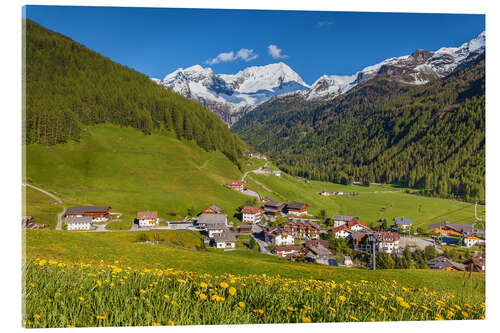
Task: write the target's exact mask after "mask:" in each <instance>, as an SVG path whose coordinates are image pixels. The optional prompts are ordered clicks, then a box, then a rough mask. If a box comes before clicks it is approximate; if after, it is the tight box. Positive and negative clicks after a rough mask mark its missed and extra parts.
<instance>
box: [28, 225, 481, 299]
mask: <svg viewBox="0 0 500 333" xmlns="http://www.w3.org/2000/svg"><path fill="white" fill-rule="evenodd" d="M157 232H159V234H160V236H161V238H163V239H164V240H165V243H164V244H162V245H149V244H138V243H136V239H137V234H138V233H137V232H113V233H111V232H110V233H73V232H64V231H53V230H27V233H26V256H27V257H32V258H36V257H38V258H46V259H57V260H63V261H69V262H80V261H82V262H86V263H99V262H100V261H101V260H102V261H103V262H104V263H109V264H113V263H114V262H115V261H119V264H120V265H121V266H131V267H135V268H145V267H146V268H152V267H162V268H166V267H172V268H175V269H182V270H186V271H194V272H199V273H209V274H214V275H218V274H223V273H231V274H243V275H248V274H267V275H270V276H276V275H279V276H283V277H289V278H295V279H319V280H331V279H333V280H336V281H339V280H360V279H365V280H377V279H386V280H396V281H398V283H400V284H401V285H403V286H411V287H415V288H418V287H420V288H423V287H428V288H432V289H433V290H439V291H448V292H449V291H457V290H461V288H462V286H463V283H464V274H463V273H459V272H445V271H431V270H378V271H367V270H360V269H350V268H342V267H328V266H323V265H318V264H307V263H295V262H290V261H289V260H287V259H283V258H278V257H275V256H269V255H265V254H260V253H255V252H251V251H248V250H236V251H229V252H224V251H218V250H211V251H199V250H196V249H194V248H195V247H196V246H197V245H199V244H200V237H199V234H197V233H194V232H189V231H167V230H162V231H157ZM146 233H148V234H151V231H149V232H146ZM150 238H152V237H151V235H150ZM472 281H473V284H474V290H473V293H474V294H475V295H482V294H484V274H479V273H478V274H473V276H472Z"/></svg>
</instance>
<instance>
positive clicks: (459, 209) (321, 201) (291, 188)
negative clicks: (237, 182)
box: [247, 173, 485, 228]
mask: <svg viewBox="0 0 500 333" xmlns="http://www.w3.org/2000/svg"><path fill="white" fill-rule="evenodd" d="M247 182H248V183H249V186H250V187H251V188H252V189H254V190H255V191H257V192H259V194H260V195H261V196H264V195H270V196H272V197H273V198H274V199H275V200H280V201H287V200H288V201H290V200H295V201H304V202H307V203H308V204H309V206H310V212H312V213H313V214H316V215H317V214H318V213H319V211H320V210H321V209H325V210H326V212H327V216H330V217H331V216H332V215H335V214H338V215H354V216H358V217H359V218H360V220H361V221H364V222H367V223H370V222H376V221H378V220H379V219H382V218H385V219H386V220H387V221H388V223H390V222H392V220H393V219H394V218H395V217H406V218H410V219H412V221H413V225H414V227H415V228H416V227H419V226H422V227H426V226H428V225H429V224H432V223H436V222H441V221H449V222H454V223H463V224H472V222H473V221H474V204H471V203H465V202H460V201H453V200H446V199H439V198H429V197H423V196H418V195H415V194H407V193H404V192H402V190H404V189H401V188H396V187H392V186H390V185H383V186H375V185H370V186H369V187H367V186H361V185H354V184H352V185H347V186H345V185H339V184H332V183H325V182H318V181H310V182H306V181H305V180H301V179H298V178H295V177H291V176H289V175H287V174H284V173H282V176H281V177H277V176H274V175H269V176H266V175H257V174H250V175H249V176H247ZM262 185H264V186H262ZM266 188H267V189H271V190H272V192H269V191H267V190H266ZM322 190H330V191H336V192H338V191H343V192H357V193H359V195H357V196H354V197H349V196H320V195H319V194H318V193H319V192H320V191H322ZM484 212H485V206H478V213H479V215H480V216H481V217H483V218H484Z"/></svg>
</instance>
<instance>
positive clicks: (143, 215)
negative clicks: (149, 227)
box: [137, 211, 158, 220]
mask: <svg viewBox="0 0 500 333" xmlns="http://www.w3.org/2000/svg"><path fill="white" fill-rule="evenodd" d="M156 218H158V212H155V211H151V212H137V219H138V220H149V219H156Z"/></svg>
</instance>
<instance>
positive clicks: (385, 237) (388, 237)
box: [374, 231, 399, 242]
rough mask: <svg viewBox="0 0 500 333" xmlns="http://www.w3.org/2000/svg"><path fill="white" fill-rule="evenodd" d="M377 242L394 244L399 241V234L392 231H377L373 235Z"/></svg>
mask: <svg viewBox="0 0 500 333" xmlns="http://www.w3.org/2000/svg"><path fill="white" fill-rule="evenodd" d="M374 235H375V237H377V240H378V241H382V242H395V241H398V240H399V234H398V233H397V232H394V231H379V232H375V233H374Z"/></svg>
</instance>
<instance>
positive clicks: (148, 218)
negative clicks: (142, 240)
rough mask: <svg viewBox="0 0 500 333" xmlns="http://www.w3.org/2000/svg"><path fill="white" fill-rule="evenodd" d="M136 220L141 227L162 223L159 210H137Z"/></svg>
mask: <svg viewBox="0 0 500 333" xmlns="http://www.w3.org/2000/svg"><path fill="white" fill-rule="evenodd" d="M136 221H137V224H138V225H139V227H153V226H157V225H158V224H159V223H160V220H159V219H158V212H137V217H136Z"/></svg>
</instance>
